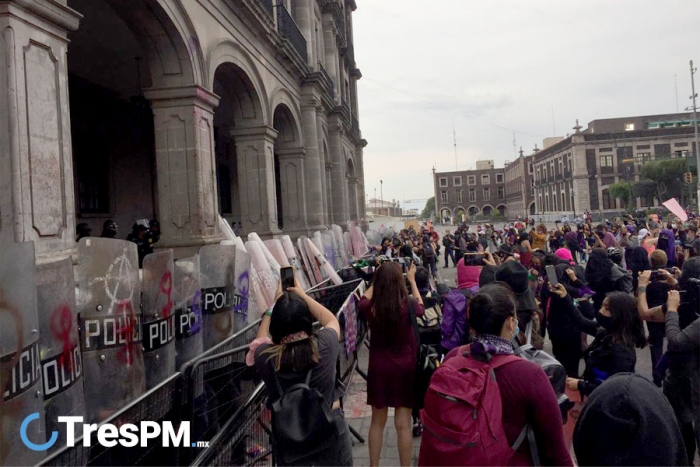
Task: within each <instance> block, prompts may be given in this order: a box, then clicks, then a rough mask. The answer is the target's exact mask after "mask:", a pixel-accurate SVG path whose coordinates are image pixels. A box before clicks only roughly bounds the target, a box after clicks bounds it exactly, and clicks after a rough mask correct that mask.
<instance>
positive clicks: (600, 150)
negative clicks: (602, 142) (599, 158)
mask: <svg viewBox="0 0 700 467" xmlns="http://www.w3.org/2000/svg"><path fill="white" fill-rule="evenodd" d="M598 152H613V148H600V149H598Z"/></svg>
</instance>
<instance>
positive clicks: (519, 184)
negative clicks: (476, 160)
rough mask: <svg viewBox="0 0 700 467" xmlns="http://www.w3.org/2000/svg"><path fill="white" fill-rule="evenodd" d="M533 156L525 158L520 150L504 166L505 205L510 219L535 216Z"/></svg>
mask: <svg viewBox="0 0 700 467" xmlns="http://www.w3.org/2000/svg"><path fill="white" fill-rule="evenodd" d="M532 160H533V156H532V155H530V156H525V155H524V154H523V150H522V148H520V155H519V157H518V158H517V159H516V160H514V161H513V162H510V163H508V164H506V167H505V177H506V205H507V206H508V216H509V217H510V218H516V217H518V216H520V217H523V218H524V217H531V216H532V215H534V214H535V196H534V195H535V179H534V169H533V165H532Z"/></svg>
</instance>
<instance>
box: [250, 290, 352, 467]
mask: <svg viewBox="0 0 700 467" xmlns="http://www.w3.org/2000/svg"><path fill="white" fill-rule="evenodd" d="M314 321H318V322H319V323H320V325H321V329H319V330H318V331H316V332H314V331H313V324H314ZM340 336H341V334H340V324H339V323H338V319H337V318H336V317H335V315H333V313H331V312H330V311H329V310H328V309H327V308H326V307H324V306H323V305H321V304H320V303H318V302H316V301H315V300H314V299H313V298H311V297H309V296H308V295H306V293H304V290H303V289H302V288H301V287H300V286H299V283H298V282H297V281H296V280H295V281H294V287H289V288H287V290H286V291H283V290H282V285H281V283H280V285H279V287H278V289H277V299H276V300H275V305H274V307H273V308H272V310H270V311H268V312H266V313H265V314H264V316H263V320H262V322H261V323H260V328H259V329H258V334H257V338H256V341H257V343H259V345H258V346H257V348H256V349H255V350H254V356H255V357H254V358H255V360H254V361H255V367H256V369H257V370H258V373H259V374H260V375H261V377H262V379H263V381H264V382H265V386H266V387H267V391H268V407H271V406H272V403H273V402H274V401H276V400H278V399H279V398H280V397H281V394H279V391H278V389H277V383H276V381H279V384H280V386H281V388H282V390H283V391H286V390H287V389H288V388H290V387H292V386H294V385H295V384H299V383H303V382H304V381H305V380H306V379H307V378H308V376H309V373H310V380H309V386H310V387H312V388H315V389H317V390H318V391H319V392H320V393H321V394H322V395H323V397H324V399H325V402H326V403H328V405H329V406H330V407H331V410H332V414H333V419H334V422H335V425H336V428H337V435H338V437H337V439H336V440H335V442H331V443H330V446H329V447H325V448H324V449H322V450H320V451H319V452H315V453H313V454H311V455H309V456H306V457H303V458H302V459H301V461H299V465H341V466H350V465H352V442H351V440H350V432H349V430H348V427H347V424H346V422H345V418H344V415H343V409H342V408H341V407H340V400H339V398H338V394H337V392H336V362H337V361H338V356H339V355H340V344H339V340H340ZM251 347H252V346H251ZM273 372H274V374H273ZM281 454H282V453H277V454H276V460H277V463H278V464H279V465H285V464H284V463H283V462H282V457H283V456H282V455H281ZM294 464H295V465H296V464H297V463H294ZM286 465H289V464H286Z"/></svg>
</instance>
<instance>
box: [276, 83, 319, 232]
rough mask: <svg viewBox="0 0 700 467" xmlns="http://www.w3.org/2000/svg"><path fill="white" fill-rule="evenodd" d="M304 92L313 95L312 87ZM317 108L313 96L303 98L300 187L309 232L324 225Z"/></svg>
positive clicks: (317, 103) (306, 88) (316, 102)
mask: <svg viewBox="0 0 700 467" xmlns="http://www.w3.org/2000/svg"><path fill="white" fill-rule="evenodd" d="M305 90H308V91H311V92H312V93H313V86H308V87H305ZM318 106H320V103H319V102H318V101H317V100H316V98H315V97H314V96H313V95H307V96H304V98H303V100H302V105H301V129H302V131H303V132H304V144H305V145H306V158H305V163H304V167H305V169H306V172H305V184H304V185H303V186H302V187H303V189H304V190H305V192H306V215H307V216H308V217H307V224H308V228H309V229H310V230H311V231H315V230H323V229H324V225H325V223H324V222H323V181H322V180H321V176H322V172H321V165H320V164H321V163H320V151H321V148H320V146H319V143H318V140H319V138H318V126H317V121H316V108H317V107H318ZM284 212H285V213H286V212H287V211H284ZM285 227H286V226H285ZM285 230H286V229H285Z"/></svg>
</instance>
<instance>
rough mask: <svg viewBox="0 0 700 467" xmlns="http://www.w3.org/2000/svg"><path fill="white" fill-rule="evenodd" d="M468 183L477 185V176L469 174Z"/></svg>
mask: <svg viewBox="0 0 700 467" xmlns="http://www.w3.org/2000/svg"><path fill="white" fill-rule="evenodd" d="M467 185H476V176H475V175H468V176H467Z"/></svg>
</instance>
